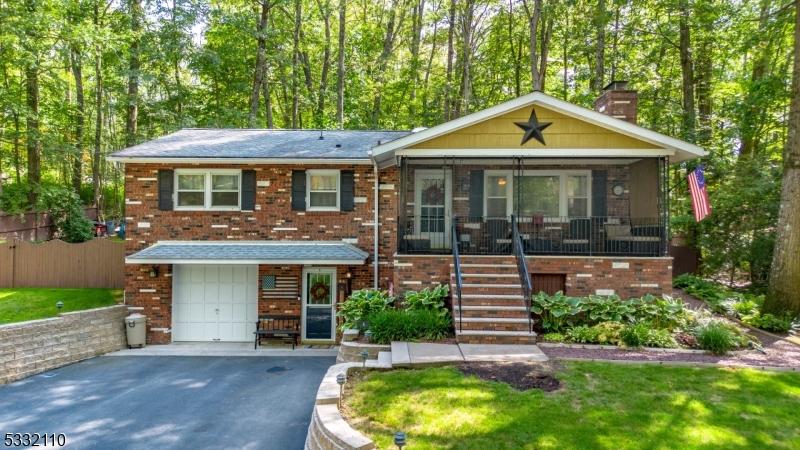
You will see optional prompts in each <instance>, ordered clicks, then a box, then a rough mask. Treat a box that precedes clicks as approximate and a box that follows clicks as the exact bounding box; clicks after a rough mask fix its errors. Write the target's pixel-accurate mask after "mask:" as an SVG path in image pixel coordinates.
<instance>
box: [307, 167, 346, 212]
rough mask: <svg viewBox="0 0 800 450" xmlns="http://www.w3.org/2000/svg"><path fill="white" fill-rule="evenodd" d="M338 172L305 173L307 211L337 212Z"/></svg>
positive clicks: (317, 171)
mask: <svg viewBox="0 0 800 450" xmlns="http://www.w3.org/2000/svg"><path fill="white" fill-rule="evenodd" d="M339 185H340V183H339V171H338V170H327V169H326V170H308V171H306V203H307V204H308V208H307V210H309V211H339Z"/></svg>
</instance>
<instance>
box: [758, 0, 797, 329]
mask: <svg viewBox="0 0 800 450" xmlns="http://www.w3.org/2000/svg"><path fill="white" fill-rule="evenodd" d="M794 5H795V27H794V69H793V70H792V102H791V109H790V111H789V138H788V140H787V142H786V148H785V149H784V153H783V186H782V188H781V201H780V210H779V212H778V226H777V235H776V238H775V252H774V254H773V257H772V269H771V272H770V280H769V289H768V291H767V298H766V300H765V301H764V307H763V312H764V313H771V314H776V315H781V316H782V315H785V314H787V313H788V314H790V315H792V316H798V315H800V289H798V286H800V136H799V135H798V133H800V0H795V2H794Z"/></svg>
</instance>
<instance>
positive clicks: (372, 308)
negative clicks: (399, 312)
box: [338, 289, 394, 330]
mask: <svg viewBox="0 0 800 450" xmlns="http://www.w3.org/2000/svg"><path fill="white" fill-rule="evenodd" d="M392 302H394V297H392V296H390V295H389V293H388V292H386V291H381V290H376V289H361V290H358V291H354V292H353V293H352V294H350V296H349V297H348V298H347V300H345V301H344V302H342V304H341V305H340V306H339V312H338V315H339V316H340V317H342V318H343V319H344V322H343V323H342V325H341V326H340V328H341V329H342V330H345V329H347V328H362V329H364V328H366V325H367V324H366V319H367V317H368V316H369V315H370V314H373V313H376V312H379V311H383V310H385V309H386V308H388V307H389V305H391V304H392Z"/></svg>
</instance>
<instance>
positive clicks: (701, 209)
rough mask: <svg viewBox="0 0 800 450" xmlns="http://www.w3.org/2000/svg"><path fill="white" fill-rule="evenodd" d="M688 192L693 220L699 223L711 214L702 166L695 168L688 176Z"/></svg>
mask: <svg viewBox="0 0 800 450" xmlns="http://www.w3.org/2000/svg"><path fill="white" fill-rule="evenodd" d="M688 179H689V192H690V193H691V194H692V207H693V208H694V220H695V221H697V222H700V221H701V220H703V219H705V218H706V216H708V215H709V214H711V202H709V201H708V190H706V179H705V177H704V176H703V166H697V168H696V169H694V172H692V173H690V174H689V175H688Z"/></svg>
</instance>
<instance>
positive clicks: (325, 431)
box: [305, 363, 375, 450]
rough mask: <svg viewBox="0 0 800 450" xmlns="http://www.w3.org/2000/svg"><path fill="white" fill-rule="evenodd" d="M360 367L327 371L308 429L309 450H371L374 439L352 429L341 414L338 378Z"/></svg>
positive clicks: (340, 366)
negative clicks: (337, 376)
mask: <svg viewBox="0 0 800 450" xmlns="http://www.w3.org/2000/svg"><path fill="white" fill-rule="evenodd" d="M354 367H359V364H358V363H343V364H335V365H333V366H331V367H329V368H328V371H327V372H326V373H325V376H324V377H323V378H322V382H321V383H320V385H319V389H318V390H317V398H316V401H315V404H314V412H313V414H312V415H311V423H310V424H309V425H308V435H307V436H306V445H305V448H306V450H370V449H373V448H375V443H374V442H372V440H371V439H369V438H368V437H366V436H364V435H363V434H361V433H360V432H359V431H357V430H355V429H354V428H353V427H351V426H350V425H349V424H348V423H347V421H346V420H344V418H343V417H342V415H341V414H340V413H339V408H338V405H337V403H338V401H339V385H338V383H336V375H338V374H340V373H342V372H344V373H347V372H348V371H349V370H350V369H352V368H354Z"/></svg>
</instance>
